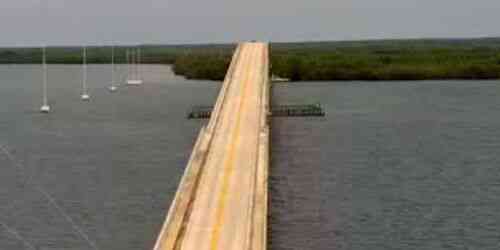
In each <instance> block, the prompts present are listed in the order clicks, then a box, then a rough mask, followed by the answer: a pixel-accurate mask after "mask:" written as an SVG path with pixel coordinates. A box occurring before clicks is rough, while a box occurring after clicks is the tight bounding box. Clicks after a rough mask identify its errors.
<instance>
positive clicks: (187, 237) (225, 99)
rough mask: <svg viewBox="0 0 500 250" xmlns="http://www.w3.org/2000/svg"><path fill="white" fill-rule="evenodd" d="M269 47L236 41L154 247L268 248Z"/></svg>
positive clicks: (162, 249)
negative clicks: (234, 49)
mask: <svg viewBox="0 0 500 250" xmlns="http://www.w3.org/2000/svg"><path fill="white" fill-rule="evenodd" d="M268 53H269V49H268V45H267V44H264V43H242V44H240V45H239V46H238V47H237V48H236V51H235V53H234V55H233V59H232V61H231V64H230V66H229V69H228V72H227V75H226V78H225V80H224V82H223V84H222V87H221V90H220V93H219V96H218V98H217V101H216V103H215V105H214V107H213V110H212V114H211V116H210V120H209V122H208V124H207V125H206V126H204V127H203V128H202V129H201V131H200V133H199V135H198V138H197V141H196V143H195V145H194V148H193V151H192V154H191V157H190V159H189V162H188V164H187V167H186V169H185V172H184V175H183V177H182V179H181V182H180V184H179V188H178V190H177V193H176V195H175V198H174V200H173V201H172V204H171V206H170V209H169V211H168V214H167V217H166V220H165V222H164V224H163V227H162V228H161V231H160V233H159V235H158V238H157V242H156V244H155V247H154V250H263V249H266V245H267V238H266V235H267V231H266V230H267V229H266V228H267V196H268V194H267V192H268V190H267V178H268V169H269V125H268V121H267V117H268V113H269V79H268V75H269V73H268V72H269V54H268Z"/></svg>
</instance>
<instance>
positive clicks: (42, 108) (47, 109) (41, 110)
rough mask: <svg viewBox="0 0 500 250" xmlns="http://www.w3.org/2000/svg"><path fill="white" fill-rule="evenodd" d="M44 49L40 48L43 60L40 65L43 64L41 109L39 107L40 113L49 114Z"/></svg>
mask: <svg viewBox="0 0 500 250" xmlns="http://www.w3.org/2000/svg"><path fill="white" fill-rule="evenodd" d="M45 50H46V48H45V46H43V48H42V54H43V56H42V57H43V59H42V61H43V62H42V64H43V104H42V107H40V112H42V113H49V112H50V106H49V104H48V102H47V56H46V52H45Z"/></svg>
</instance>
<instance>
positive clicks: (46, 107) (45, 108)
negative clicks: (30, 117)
mask: <svg viewBox="0 0 500 250" xmlns="http://www.w3.org/2000/svg"><path fill="white" fill-rule="evenodd" d="M40 112H42V113H49V112H50V106H49V105H43V106H42V107H41V108H40Z"/></svg>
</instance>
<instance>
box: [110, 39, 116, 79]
mask: <svg viewBox="0 0 500 250" xmlns="http://www.w3.org/2000/svg"><path fill="white" fill-rule="evenodd" d="M111 84H115V46H114V45H113V46H111Z"/></svg>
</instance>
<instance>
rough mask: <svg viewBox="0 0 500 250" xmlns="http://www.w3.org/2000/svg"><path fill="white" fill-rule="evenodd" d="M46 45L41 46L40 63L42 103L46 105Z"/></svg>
mask: <svg viewBox="0 0 500 250" xmlns="http://www.w3.org/2000/svg"><path fill="white" fill-rule="evenodd" d="M45 50H46V46H43V48H42V54H43V55H42V64H43V105H44V106H45V105H47V55H46V51H45Z"/></svg>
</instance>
